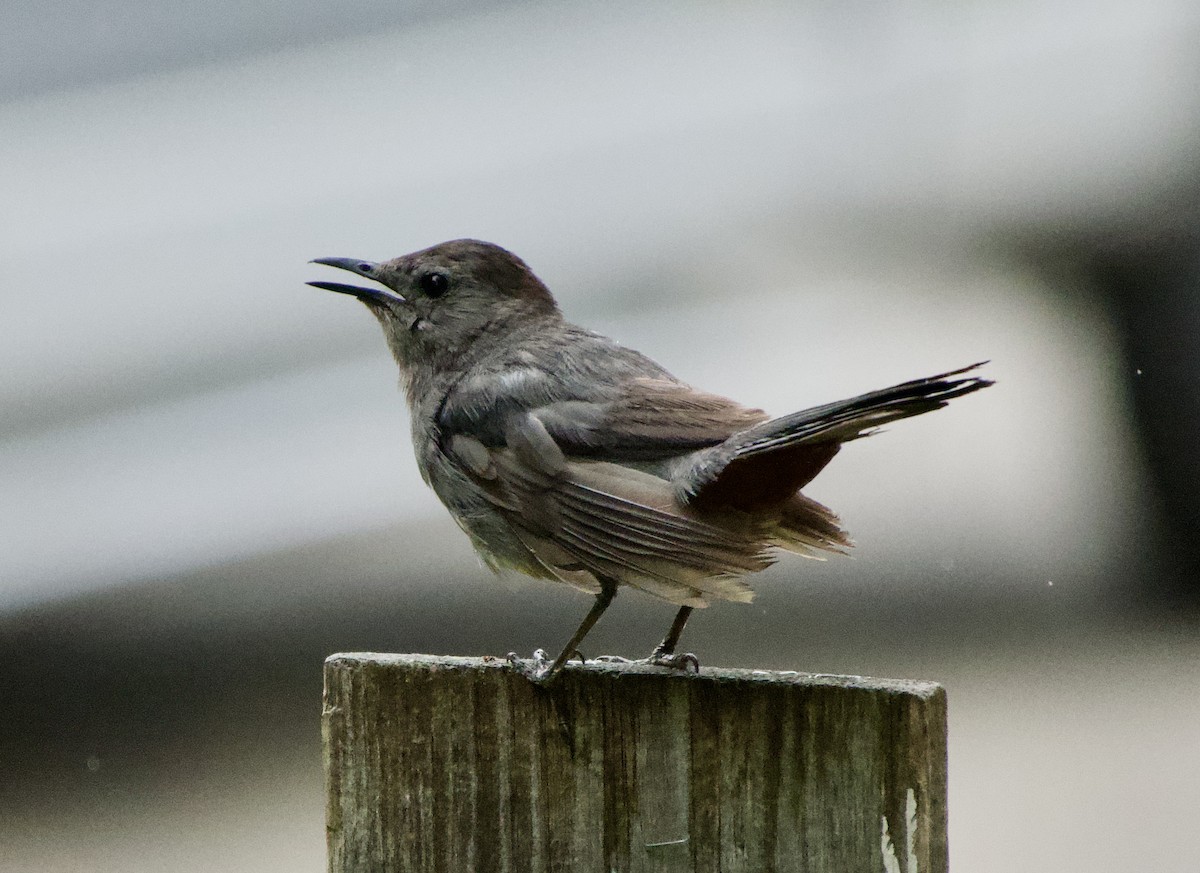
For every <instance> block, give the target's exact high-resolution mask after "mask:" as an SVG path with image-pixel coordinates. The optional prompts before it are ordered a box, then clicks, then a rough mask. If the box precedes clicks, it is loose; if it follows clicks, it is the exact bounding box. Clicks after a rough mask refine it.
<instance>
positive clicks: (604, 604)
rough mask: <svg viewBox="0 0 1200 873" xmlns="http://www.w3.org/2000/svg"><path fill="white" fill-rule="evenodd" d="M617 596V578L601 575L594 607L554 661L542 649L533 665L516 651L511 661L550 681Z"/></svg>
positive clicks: (532, 675) (539, 679)
mask: <svg viewBox="0 0 1200 873" xmlns="http://www.w3.org/2000/svg"><path fill="white" fill-rule="evenodd" d="M616 596H617V582H616V580H614V579H609V578H608V577H606V576H602V577H600V592H599V593H598V594H597V595H596V600H595V602H594V603H592V608H591V609H589V610H588V614H587V615H585V616H584V617H583V621H581V622H580V623H579V628H578V629H577V630H576V631H575V635H574V636H573V637H571V640H570V642H568V643H567V644H566V646H564V647H563V650H562V651H561V652H560V653H559V655H558V657H557V658H555V659H554V661H553V662H551V663H549V664H547V663H546V661H547V660H548V659H547V658H546V653H545V652H544V651H542V650H541V649H538V650H537V651H536V652H534V653H533V666H532V667H526V666H525V665H524V664H523V663H522V662H521V659H520V658H518V657H517V655H516V653H515V652H509V653H508V660H509V662H510V663H511V664H512V665H513V666H514V667H516V668H517V669H518V670H520V671H521V672H522V673H524V674H525V675H526V676H528V677H529V678H530V679H531V680H533V681H534V682H549V681H550V680H551V679H553V678H554V676H555V675H556V674H557V673H558V671H559V670H561V669H562V668H563V664H565V663H567V661H568V660H569V659H570V657H571V656H572V655H575V654H578V649H579V644H580V643H582V642H583V638H584V637H586V636H587V635H588V631H590V630H591V629H592V628H593V627H594V626H595V624H596V622H598V621H599V620H600V616H602V615H604V610H606V609H608V605H609V604H610V603H612V602H613V598H614V597H616ZM680 630H682V628H680Z"/></svg>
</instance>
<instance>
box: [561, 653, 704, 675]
mask: <svg viewBox="0 0 1200 873" xmlns="http://www.w3.org/2000/svg"><path fill="white" fill-rule="evenodd" d="M584 663H587V664H646V665H648V666H650V667H669V668H670V669H672V670H684V671H688V670H691V671H692V672H693V673H699V672H700V659H699V658H697V657H696V656H695V655H693V654H692V653H691V652H684V653H682V654H678V655H677V654H675V653H673V652H671V653H667V652H660V651H658V650H657V649H655V650H654V652H653V653H652V654H651V655H650V657H649V658H622V657H621V656H620V655H597V656H596V657H594V658H589V659H588V660H587V661H585V662H584Z"/></svg>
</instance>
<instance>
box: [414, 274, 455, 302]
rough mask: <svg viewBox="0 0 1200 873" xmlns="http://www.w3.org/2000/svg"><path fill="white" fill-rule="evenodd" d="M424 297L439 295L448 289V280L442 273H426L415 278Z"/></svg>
mask: <svg viewBox="0 0 1200 873" xmlns="http://www.w3.org/2000/svg"><path fill="white" fill-rule="evenodd" d="M417 284H418V285H420V286H421V290H422V291H423V292H425V296H426V297H441V296H442V295H443V294H445V293H446V292H447V291H448V290H449V289H450V280H449V279H447V278H446V276H445V275H444V274H442V273H426V274H425V275H424V276H422V277H421V278H420V279H418V280H417Z"/></svg>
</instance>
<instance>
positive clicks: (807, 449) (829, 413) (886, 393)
mask: <svg viewBox="0 0 1200 873" xmlns="http://www.w3.org/2000/svg"><path fill="white" fill-rule="evenodd" d="M983 363H986V361H985V362H982V363H979V364H972V365H971V366H969V367H963V368H962V369H960V370H952V371H950V372H949V373H941V374H939V375H937V376H929V377H927V378H925V379H914V380H913V381H911V382H903V383H901V384H899V385H893V386H892V387H890V388H883V389H881V390H879V391H871V392H869V393H867V394H861V395H859V396H858V397H852V398H850V399H849V400H839V401H837V402H835V403H827V404H825V405H824V406H814V407H812V408H811V409H805V410H802V411H800V412H793V413H792V414H790V415H784V416H780V417H779V418H773V419H771V420H769V421H764V422H763V423H762V424H759V425H755V426H754V427H752V428H749V429H747V430H744V431H742V432H741V433H738V434H735V435H734V436H732V437H730V438H729V439H728V440H726V441H725V442H724V443H722V444H721V445H719V446H714V447H713V448H711V449H708V450H706V451H704V452H703V453H701V454H699V455H698V456H697V458H696V461H695V462H694V463H693V464H692V465H691V467H690V468H689V469H688V470H686V471H684V472H683V473H682V474H681V475H680V476H678V477H677V478H676V487H677V489H678V493H679V494H680V496H681V497H682V498H683V500H684V501H685V502H686V503H688V504H689V505H691V506H693V507H695V508H697V509H701V510H707V509H714V510H718V509H723V508H732V509H737V510H742V511H748V512H754V511H756V510H762V509H767V508H769V507H772V506H780V507H782V506H784V505H785V504H789V501H790V500H791V498H792V497H793V495H795V494H796V492H797V491H799V490H800V489H801V488H803V487H804V486H805V485H807V484H808V483H809V482H810V481H812V479H813V477H814V476H816V475H817V474H818V473H819V472H821V470H822V469H824V467H825V465H826V464H828V463H829V462H830V461H831V460H832V459H833V456H834V455H835V454H837V451H838V449H839V448H840V447H841V445H842V443H845V442H849V441H850V440H855V439H858V438H859V437H863V436H868V435H870V434H871V433H873V432H875V431H876V430H877V429H878V428H880V427H881V426H883V425H885V424H888V423H889V422H893V421H899V420H900V419H902V418H910V417H912V416H914V415H921V414H922V413H925V412H930V411H932V410H934V409H940V408H941V407H943V406H945V405H946V404H947V403H949V402H950V401H951V400H953V399H954V398H956V397H962V396H963V395H964V394H970V393H971V392H973V391H978V390H979V389H981V388H985V387H987V386H988V385H991V384H992V383H991V382H990V381H989V380H987V379H983V378H980V377H978V376H964V375H963V374H965V373H968V372H970V371H971V370H974V369H976V368H977V367H980V366H982V365H983ZM805 500H807V498H805ZM809 502H810V503H811V501H809ZM816 506H818V507H820V504H816ZM820 508H821V509H822V510H824V511H825V512H826V513H828V512H829V511H828V510H825V509H824V507H820ZM801 514H802V515H803V514H805V513H803V512H801ZM809 514H811V513H809ZM829 516H830V518H832V519H833V523H834V525H835V527H836V518H835V517H833V515H832V513H829ZM818 527H819V526H818ZM816 529H817V528H814V530H816ZM837 529H838V530H839V532H840V528H837ZM841 536H842V538H843V539H844V536H845V535H844V534H842V535H841Z"/></svg>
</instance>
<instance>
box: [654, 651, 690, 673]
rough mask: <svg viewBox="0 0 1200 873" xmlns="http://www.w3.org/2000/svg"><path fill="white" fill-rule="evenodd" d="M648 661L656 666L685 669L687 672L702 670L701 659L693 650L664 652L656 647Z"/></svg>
mask: <svg viewBox="0 0 1200 873" xmlns="http://www.w3.org/2000/svg"><path fill="white" fill-rule="evenodd" d="M646 663H647V664H650V665H652V666H655V667H670V668H671V669H672V670H683V671H684V672H685V673H686V672H688V671H691V672H693V673H699V672H700V659H699V658H697V657H696V656H695V655H693V654H692V653H691V652H679V653H675V652H662V651H659V650H658V649H655V650H654V651H653V652H651V653H650V657H649V658H647V659H646Z"/></svg>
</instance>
